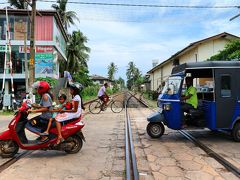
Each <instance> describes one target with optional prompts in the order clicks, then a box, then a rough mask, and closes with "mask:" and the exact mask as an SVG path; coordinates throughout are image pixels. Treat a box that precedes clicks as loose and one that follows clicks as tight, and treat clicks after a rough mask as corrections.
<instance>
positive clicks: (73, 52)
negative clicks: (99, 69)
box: [63, 30, 90, 74]
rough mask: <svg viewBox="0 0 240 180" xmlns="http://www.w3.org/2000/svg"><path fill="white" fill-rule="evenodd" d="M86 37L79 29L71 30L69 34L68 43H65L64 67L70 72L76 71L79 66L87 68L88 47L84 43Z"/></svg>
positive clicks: (78, 69)
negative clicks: (65, 61)
mask: <svg viewBox="0 0 240 180" xmlns="http://www.w3.org/2000/svg"><path fill="white" fill-rule="evenodd" d="M87 41H88V40H87V37H86V36H84V35H83V34H82V32H81V31H79V30H78V31H73V33H72V35H70V36H69V43H68V45H67V63H66V65H65V68H63V69H66V70H67V71H69V72H70V73H71V74H74V73H77V72H79V71H80V69H81V68H83V67H85V68H87V67H88V65H87V61H88V59H89V54H88V53H89V52H90V48H89V47H87V46H86V45H85V43H87Z"/></svg>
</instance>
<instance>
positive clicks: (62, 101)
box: [40, 94, 67, 140]
mask: <svg viewBox="0 0 240 180" xmlns="http://www.w3.org/2000/svg"><path fill="white" fill-rule="evenodd" d="M66 99H67V96H66V95H65V94H61V95H60V96H59V97H58V101H59V104H58V106H57V109H53V110H49V111H50V112H53V114H52V118H50V119H49V122H48V126H47V129H46V131H44V132H43V133H41V134H40V135H48V134H49V130H50V127H51V125H52V121H53V120H54V119H55V117H56V116H57V114H59V110H65V109H66V107H65V106H66ZM46 139H47V137H45V138H44V140H46Z"/></svg>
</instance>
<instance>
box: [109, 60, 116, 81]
mask: <svg viewBox="0 0 240 180" xmlns="http://www.w3.org/2000/svg"><path fill="white" fill-rule="evenodd" d="M117 70H118V68H117V65H115V64H114V62H111V63H110V65H109V66H108V78H109V79H110V80H112V81H113V80H114V75H115V73H116V72H117Z"/></svg>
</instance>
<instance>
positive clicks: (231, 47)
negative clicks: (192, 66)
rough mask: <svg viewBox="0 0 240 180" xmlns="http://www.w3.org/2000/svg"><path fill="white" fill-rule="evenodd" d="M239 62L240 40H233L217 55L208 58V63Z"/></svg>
mask: <svg viewBox="0 0 240 180" xmlns="http://www.w3.org/2000/svg"><path fill="white" fill-rule="evenodd" d="M233 59H235V60H238V61H239V60H240V40H234V41H231V42H229V43H228V44H226V46H225V48H224V49H223V50H221V51H220V52H219V53H218V54H216V55H214V56H212V57H210V58H209V59H208V61H231V60H233Z"/></svg>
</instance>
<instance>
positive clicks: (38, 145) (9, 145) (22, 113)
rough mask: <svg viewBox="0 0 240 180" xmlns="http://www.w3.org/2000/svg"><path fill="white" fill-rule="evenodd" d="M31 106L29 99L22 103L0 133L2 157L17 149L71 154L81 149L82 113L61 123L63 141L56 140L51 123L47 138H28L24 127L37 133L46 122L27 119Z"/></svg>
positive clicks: (12, 153)
mask: <svg viewBox="0 0 240 180" xmlns="http://www.w3.org/2000/svg"><path fill="white" fill-rule="evenodd" d="M30 108H31V103H30V101H29V100H27V101H25V102H23V103H22V106H21V108H19V110H18V112H16V113H15V117H14V118H13V119H12V121H11V122H10V123H9V125H8V130H6V131H4V132H3V133H1V134H0V156H2V157H3V158H9V157H13V156H14V155H15V154H16V153H17V152H18V150H19V147H20V148H21V149H26V150H60V151H65V152H66V153H69V154H73V153H77V152H78V151H80V150H81V148H82V145H83V141H85V138H84V136H83V133H82V131H81V129H82V128H83V127H84V123H83V122H82V121H81V120H82V115H81V116H80V117H79V118H77V119H72V120H69V121H66V122H64V123H63V124H62V136H63V138H64V139H65V141H63V142H61V143H60V144H56V142H57V129H56V126H55V124H53V125H52V127H51V129H50V131H49V135H48V139H47V140H46V141H44V142H42V141H41V136H39V137H38V138H37V139H36V140H28V139H27V137H26V134H25V129H28V130H29V131H31V132H33V133H34V134H37V135H39V134H40V133H42V132H44V131H45V130H46V127H47V124H48V122H47V121H46V120H45V121H44V120H41V119H34V118H32V119H31V120H28V119H27V117H28V112H27V110H28V109H30Z"/></svg>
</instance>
